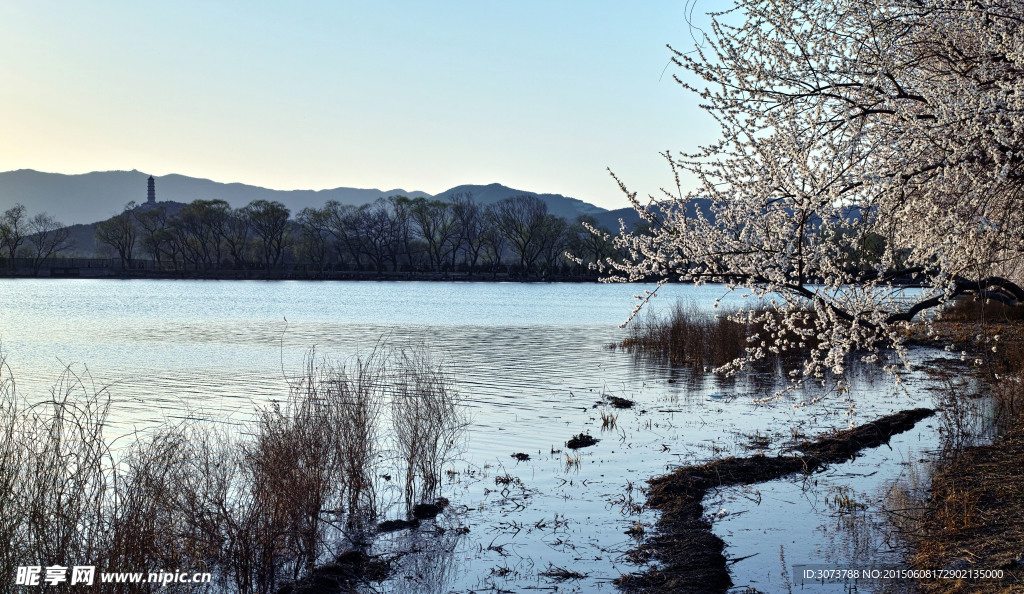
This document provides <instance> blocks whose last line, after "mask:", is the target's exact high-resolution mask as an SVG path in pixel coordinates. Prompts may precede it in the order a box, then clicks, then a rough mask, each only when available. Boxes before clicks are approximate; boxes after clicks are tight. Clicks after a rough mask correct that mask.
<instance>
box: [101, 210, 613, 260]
mask: <svg viewBox="0 0 1024 594" xmlns="http://www.w3.org/2000/svg"><path fill="white" fill-rule="evenodd" d="M596 228H597V222H596V220H595V219H594V218H593V217H589V216H585V215H583V216H580V217H577V219H576V220H575V221H572V222H570V221H567V220H566V219H564V218H562V217H559V216H556V215H553V214H551V213H549V212H548V210H547V205H546V204H545V203H544V202H543V201H542V200H540V199H539V198H537V197H535V196H529V195H521V196H513V197H509V198H506V199H504V200H501V201H499V202H496V203H493V204H489V205H483V204H480V203H477V202H475V201H474V200H473V198H472V196H470V195H456V196H453V197H451V198H450V199H449V200H429V199H425V198H408V197H405V196H390V197H386V198H384V197H382V198H380V199H378V200H376V201H375V202H372V203H369V204H364V205H362V206H354V205H348V204H340V203H338V202H335V201H330V202H327V203H326V204H324V205H323V206H322V207H320V208H304V209H302V210H301V211H299V212H298V213H297V214H295V216H294V217H293V216H292V213H291V211H290V210H289V209H288V208H287V207H286V206H285V205H283V204H281V203H280V202H276V201H267V200H254V201H253V202H250V203H249V204H248V205H246V206H244V207H242V208H233V207H231V205H229V204H228V203H227V202H225V201H223V200H195V201H193V202H191V203H189V204H186V205H183V206H180V207H178V206H177V205H174V206H171V207H169V206H168V205H167V204H158V205H157V206H155V207H152V206H148V205H144V206H135V205H134V204H129V206H128V208H126V209H125V210H124V211H123V212H122V213H120V214H118V215H116V216H114V217H111V218H110V219H108V220H106V221H102V222H100V223H97V225H96V240H97V242H98V243H99V244H101V245H105V246H109V248H110V249H112V250H113V251H114V252H115V253H116V254H117V257H118V258H119V259H120V263H121V266H122V267H123V268H126V269H127V268H131V267H132V263H133V261H134V260H135V259H139V258H144V259H148V260H151V261H152V262H153V263H154V264H155V266H156V267H157V269H159V270H164V271H172V272H199V273H215V272H217V271H226V270H233V271H238V270H244V271H253V272H260V271H263V272H272V271H295V270H297V271H301V272H304V273H306V274H309V275H314V276H315V275H318V274H320V275H322V274H325V273H328V272H333V271H365V272H376V273H386V272H430V273H442V274H445V273H469V274H473V273H477V272H483V273H498V272H502V273H508V274H511V275H521V276H529V277H543V276H545V275H551V274H566V273H572V272H580V271H582V270H586V269H587V268H588V265H589V264H592V263H596V262H598V261H602V260H604V259H606V258H609V257H614V256H616V250H615V249H614V247H613V245H612V241H611V239H610V237H609V236H608V235H607V234H606V233H603V232H598V233H594V232H592V231H591V230H592V229H595V230H596ZM567 254H572V257H571V258H570V257H569V256H568V255H567Z"/></svg>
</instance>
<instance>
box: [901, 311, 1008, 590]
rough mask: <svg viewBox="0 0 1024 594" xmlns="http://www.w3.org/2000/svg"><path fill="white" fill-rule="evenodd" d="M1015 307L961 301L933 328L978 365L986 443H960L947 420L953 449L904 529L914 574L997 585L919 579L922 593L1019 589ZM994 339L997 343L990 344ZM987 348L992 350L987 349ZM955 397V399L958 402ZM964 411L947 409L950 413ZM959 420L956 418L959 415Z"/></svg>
mask: <svg viewBox="0 0 1024 594" xmlns="http://www.w3.org/2000/svg"><path fill="white" fill-rule="evenodd" d="M1020 310H1021V308H1019V307H1007V306H1004V305H1002V304H996V303H984V302H978V301H976V300H965V301H963V302H960V303H958V304H956V305H954V306H953V307H951V308H949V309H948V310H947V311H946V312H945V313H944V315H943V321H942V322H941V323H939V324H937V327H938V328H939V334H940V336H943V337H944V338H946V339H948V338H950V337H951V336H953V335H966V334H967V333H971V334H972V335H971V336H964V344H965V348H970V352H971V355H972V357H977V358H979V359H980V360H981V364H980V365H974V366H973V367H972V368H973V370H974V372H975V375H976V376H977V377H979V378H981V379H982V380H984V381H985V382H986V384H987V387H988V393H989V395H990V398H991V405H992V409H991V411H989V415H990V416H991V419H990V422H991V424H992V425H993V430H994V433H995V435H996V438H997V439H996V441H994V442H993V443H992V444H991V445H981V446H978V445H971V444H970V443H966V444H963V443H961V442H964V441H965V440H964V439H961V438H959V437H958V432H957V431H956V429H957V427H958V425H959V424H962V423H960V422H954V421H950V422H947V423H946V424H947V425H950V429H949V430H948V431H947V434H948V435H947V438H951V439H952V441H953V444H952V445H951V446H950V447H946V448H945V449H944V450H943V454H944V456H943V458H942V459H941V460H940V461H939V463H938V464H937V467H936V469H935V470H934V472H933V474H932V477H931V496H930V498H928V499H927V500H925V501H923V502H921V503H923V510H922V512H921V513H919V514H917V516H916V517H915V521H914V522H912V523H911V524H910V525H908V526H906V527H904V531H905V534H907V536H908V537H909V538H910V540H911V542H912V543H913V548H914V551H913V555H912V557H911V566H912V567H914V568H917V569H956V570H995V571H1000V572H1001V573H1002V577H1001V578H998V579H960V580H925V581H924V582H922V583H921V584H920V586H921V590H922V591H924V592H993V593H995V592H1010V591H1019V590H1021V589H1024V556H1022V550H1021V546H1020V543H1021V542H1024V520H1022V518H1024V496H1022V495H1021V493H1024V335H1022V332H1021V330H1022V325H1021V323H1020V321H1021V320H1022V319H1024V312H1022V311H1020ZM996 336H998V337H999V339H998V340H996V338H995V337H996ZM992 347H995V348H992ZM962 397H963V396H961V398H962ZM962 408H964V405H963V404H961V405H959V406H957V407H951V408H950V415H951V416H952V417H953V418H954V419H955V418H956V413H957V412H958V411H960V409H962ZM960 416H964V415H963V414H961V415H960Z"/></svg>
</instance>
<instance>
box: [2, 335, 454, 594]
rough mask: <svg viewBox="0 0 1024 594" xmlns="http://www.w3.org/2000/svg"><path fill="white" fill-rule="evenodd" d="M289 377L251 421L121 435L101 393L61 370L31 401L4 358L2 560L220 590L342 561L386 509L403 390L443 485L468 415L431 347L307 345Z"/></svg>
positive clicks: (9, 570)
mask: <svg viewBox="0 0 1024 594" xmlns="http://www.w3.org/2000/svg"><path fill="white" fill-rule="evenodd" d="M290 383H291V389H290V391H289V394H288V395H287V397H286V398H285V399H284V400H283V401H281V402H274V403H273V404H271V405H270V406H267V407H265V408H263V409H261V410H259V411H258V414H257V416H256V420H255V422H254V423H253V425H251V426H250V427H248V428H247V429H246V430H245V431H244V432H233V433H228V432H227V431H226V430H225V429H223V428H222V427H220V426H217V425H214V424H210V423H200V422H184V423H181V424H177V425H167V426H163V427H161V428H159V429H156V430H154V431H152V432H150V433H149V434H146V435H136V436H135V439H134V440H128V441H127V442H122V443H119V444H117V448H116V449H114V448H113V447H112V445H111V440H110V439H108V438H107V437H106V436H105V435H104V428H105V426H106V420H107V414H108V411H109V402H110V401H109V398H108V396H107V394H106V392H104V391H103V390H95V389H93V388H92V387H91V385H90V384H89V382H88V381H86V379H84V378H81V377H79V376H76V375H75V374H74V373H73V372H72V371H71V370H70V369H67V370H65V372H64V374H62V376H61V377H60V379H59V381H58V383H57V385H56V386H55V387H54V389H53V390H52V393H51V394H50V398H48V399H46V400H44V401H42V402H40V403H38V404H34V405H31V406H30V405H28V404H27V403H26V401H25V400H24V399H22V398H21V397H20V396H19V395H18V394H17V393H16V390H15V385H14V382H13V379H12V377H11V374H10V370H9V369H8V368H7V367H6V365H5V364H4V362H3V359H2V357H0V434H2V435H0V437H2V441H0V509H2V513H0V571H2V572H3V575H7V576H13V575H14V573H15V569H16V568H17V567H18V566H20V565H37V564H40V563H42V564H43V565H52V564H59V565H63V566H68V567H70V566H73V565H76V564H77V565H95V566H96V567H97V572H102V571H128V572H143V573H149V572H155V571H161V570H165V569H168V568H171V569H173V568H182V569H186V570H188V571H190V572H199V571H209V572H211V573H212V574H213V575H214V583H213V584H212V585H210V586H209V589H210V590H212V591H235V592H240V593H243V594H249V593H256V592H273V591H276V590H277V589H279V588H280V587H281V586H282V585H284V584H287V583H289V582H295V583H298V582H301V581H302V578H303V577H305V576H311V575H314V574H315V571H314V570H315V568H317V567H319V566H321V565H323V564H324V563H325V562H328V565H330V563H334V564H335V565H337V564H338V563H341V561H338V559H341V556H344V555H345V554H346V550H347V549H348V548H349V547H348V545H346V544H345V543H346V542H353V543H359V542H364V541H365V539H366V538H367V528H368V527H369V525H370V522H372V520H373V519H374V518H376V517H377V516H378V515H379V514H380V513H381V511H382V510H381V504H380V498H379V493H378V491H379V490H378V487H377V483H376V480H377V479H376V477H377V476H379V475H380V474H381V473H382V472H383V471H393V469H392V467H390V466H386V465H388V464H391V463H392V462H393V460H394V456H390V457H389V456H388V455H386V453H387V452H386V451H385V447H386V446H387V445H388V444H390V443H391V442H389V441H388V440H387V439H384V438H382V434H381V419H382V417H383V412H384V410H385V407H386V403H387V399H388V398H389V397H390V396H391V395H392V394H393V393H401V394H402V395H403V396H402V398H403V400H402V403H404V404H405V405H406V406H402V405H400V404H399V403H397V402H396V403H395V406H394V407H393V408H394V409H396V410H398V409H401V410H402V411H403V412H407V414H409V415H412V417H411V422H413V423H414V424H415V425H416V426H417V431H418V433H417V436H418V438H417V439H418V441H416V444H417V453H416V455H415V457H414V458H413V462H414V470H413V476H414V479H415V480H416V481H417V484H418V485H420V486H421V488H422V489H421V492H423V493H427V492H430V493H434V492H436V490H437V488H438V485H439V483H440V477H441V476H442V473H443V470H444V469H445V467H446V465H447V464H450V462H451V461H452V457H453V452H455V451H456V446H457V444H458V443H459V440H460V437H461V435H462V432H463V431H464V430H465V428H466V423H467V421H466V417H465V413H464V412H463V405H462V402H461V400H460V399H459V398H458V396H457V393H456V392H455V390H454V387H453V385H452V383H451V378H450V377H449V376H447V375H445V374H443V373H440V371H439V370H438V368H436V367H433V366H430V365H429V364H428V359H427V358H426V357H425V356H421V355H418V354H415V353H403V354H402V355H401V356H398V357H395V356H386V355H385V354H384V353H383V352H382V351H381V350H379V349H378V350H374V351H373V352H372V353H371V354H370V355H369V356H367V357H364V358H358V359H355V360H353V361H351V362H349V363H348V364H347V365H345V364H340V365H339V364H334V363H331V362H330V361H327V360H325V359H323V358H318V357H317V356H316V355H315V353H312V352H311V353H310V355H309V357H308V358H307V360H306V363H305V366H304V369H303V373H302V374H301V376H300V377H298V378H295V379H294V380H293V381H291V382H290ZM396 387H397V389H396ZM408 411H411V412H408ZM407 418H408V417H407ZM395 445H396V448H395V449H399V450H400V449H401V447H402V446H401V444H400V443H398V442H396V444H395ZM408 459H409V458H408V457H407V458H406V460H408ZM439 509H440V508H439ZM348 552H349V553H351V552H352V551H348ZM339 555H341V556H339ZM332 559H334V561H333V562H332V561H331V560H332ZM387 565H388V564H387V562H386V560H385V561H379V562H378V561H376V560H370V561H367V562H366V563H359V564H355V565H353V564H351V563H349V564H347V565H345V567H346V570H345V571H344V572H340V573H338V572H335V573H337V574H338V575H336V576H334V578H332V579H335V581H337V580H341V579H344V580H348V581H347V582H346V583H347V584H348V585H349V586H354V585H355V584H356V583H357V582H358V581H359V580H360V579H363V577H365V576H361V575H360V574H359V572H358V571H356V570H357V569H359V568H362V567H371V568H378V569H379V568H381V567H386V566H387ZM379 573H380V572H379V571H376V570H375V571H374V572H373V576H378V574H379ZM339 576H341V577H339ZM378 577H379V576H378ZM97 582H98V580H97ZM339 584H340V582H339ZM342 585H343V584H342ZM129 586H130V585H127V584H125V585H123V590H122V591H126V592H127V591H132V589H131V588H130V587H129ZM12 588H14V586H13V584H11V583H10V582H3V583H0V592H9V591H13V590H12ZM76 588H78V590H81V591H86V588H82V587H78V586H76ZM107 588H108V589H107V590H105V591H117V590H113V589H110V588H111V586H109V585H108V586H107ZM78 590H76V591H78ZM94 590H95V591H99V590H100V587H99V584H98V583H97V585H96V588H94Z"/></svg>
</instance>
